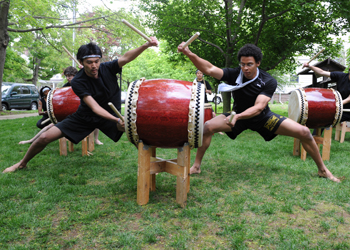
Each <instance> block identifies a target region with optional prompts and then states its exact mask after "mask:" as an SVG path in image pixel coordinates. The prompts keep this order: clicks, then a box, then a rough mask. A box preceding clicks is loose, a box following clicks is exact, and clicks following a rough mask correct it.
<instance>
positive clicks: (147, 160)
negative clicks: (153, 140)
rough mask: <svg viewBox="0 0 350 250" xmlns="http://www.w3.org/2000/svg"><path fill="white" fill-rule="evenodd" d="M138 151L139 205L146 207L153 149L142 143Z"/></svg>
mask: <svg viewBox="0 0 350 250" xmlns="http://www.w3.org/2000/svg"><path fill="white" fill-rule="evenodd" d="M138 151H139V152H138V171H137V204H139V205H146V204H147V203H148V201H149V189H150V183H149V182H150V168H151V147H149V146H147V145H144V144H143V142H142V141H140V142H139V145H138Z"/></svg>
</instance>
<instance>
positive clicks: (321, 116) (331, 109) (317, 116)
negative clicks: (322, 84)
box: [288, 88, 343, 128]
mask: <svg viewBox="0 0 350 250" xmlns="http://www.w3.org/2000/svg"><path fill="white" fill-rule="evenodd" d="M342 115H343V101H342V98H341V95H340V93H339V92H338V91H336V90H334V89H323V88H307V89H303V88H299V89H296V90H294V91H292V93H291V95H290V98H289V104H288V117H289V118H290V119H292V120H294V121H296V122H298V123H300V124H301V125H306V126H307V127H308V128H322V127H329V126H331V125H332V126H333V127H334V126H335V125H337V124H338V123H339V122H340V120H341V117H342Z"/></svg>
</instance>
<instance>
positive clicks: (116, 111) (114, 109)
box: [108, 102, 124, 122]
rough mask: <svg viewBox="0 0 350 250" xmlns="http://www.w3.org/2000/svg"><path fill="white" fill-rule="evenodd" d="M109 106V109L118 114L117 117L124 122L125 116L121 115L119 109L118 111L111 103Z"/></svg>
mask: <svg viewBox="0 0 350 250" xmlns="http://www.w3.org/2000/svg"><path fill="white" fill-rule="evenodd" d="M108 105H109V107H111V109H113V111H114V112H115V113H116V114H117V116H118V117H119V118H120V120H122V121H123V122H124V118H123V116H122V115H121V114H120V113H119V111H118V109H116V107H115V106H114V105H113V103H111V102H109V103H108Z"/></svg>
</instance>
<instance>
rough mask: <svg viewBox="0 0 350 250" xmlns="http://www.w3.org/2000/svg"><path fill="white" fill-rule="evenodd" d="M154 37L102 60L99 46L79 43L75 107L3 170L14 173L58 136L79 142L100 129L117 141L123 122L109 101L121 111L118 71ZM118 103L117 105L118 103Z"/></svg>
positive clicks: (154, 41) (153, 43) (152, 42)
mask: <svg viewBox="0 0 350 250" xmlns="http://www.w3.org/2000/svg"><path fill="white" fill-rule="evenodd" d="M157 45H158V41H157V39H156V38H154V37H151V41H150V42H147V43H145V44H144V45H142V46H140V47H138V48H136V49H133V50H130V51H128V52H126V53H125V54H124V55H123V56H121V57H120V58H119V59H117V60H113V61H110V62H105V63H101V58H102V52H101V49H100V48H99V47H98V46H97V45H96V44H94V43H89V44H86V45H82V46H80V48H79V50H78V53H77V59H78V60H79V62H80V63H81V64H82V65H83V67H84V68H83V69H81V70H80V71H79V72H78V73H77V75H76V76H75V77H74V78H73V80H72V89H73V91H74V92H75V94H76V95H77V96H78V97H80V99H81V102H80V105H79V107H78V110H77V111H76V112H75V113H74V114H72V115H70V116H68V117H67V118H66V119H64V120H63V121H62V122H59V123H57V124H56V125H55V126H54V127H52V128H50V129H49V130H48V131H46V132H45V133H43V134H41V135H40V137H39V138H38V139H37V140H35V141H34V142H33V144H32V145H31V146H30V147H29V149H28V151H27V153H26V154H25V156H24V157H23V159H22V160H21V161H19V162H18V163H16V164H15V165H13V166H11V167H9V168H6V169H5V170H4V171H3V173H6V172H13V171H15V170H17V169H22V168H25V167H26V166H27V163H28V162H29V161H30V160H31V159H32V158H33V157H34V156H36V155H37V154H38V153H40V152H41V151H42V150H43V149H44V148H45V147H46V145H47V144H49V143H50V142H52V141H55V140H57V139H59V138H61V137H66V138H68V139H69V140H70V141H72V142H73V143H78V142H80V141H81V140H82V139H84V138H85V137H86V136H88V135H89V134H90V133H91V132H92V131H93V130H94V129H95V128H98V129H100V130H101V131H102V132H103V133H104V134H106V135H107V136H108V137H109V138H111V139H112V140H113V141H115V142H117V141H118V140H119V139H120V137H121V136H122V134H123V132H124V122H123V121H122V120H121V119H120V118H117V117H116V116H115V115H114V113H113V111H112V109H111V108H110V107H109V106H108V102H112V103H113V104H114V105H115V106H116V107H117V109H119V110H120V108H121V107H120V106H121V105H120V103H121V100H120V95H118V94H117V93H119V86H118V84H117V76H116V74H117V73H121V69H122V67H123V66H124V65H125V64H127V63H129V62H131V61H132V60H134V59H135V58H136V57H138V56H139V55H140V54H141V53H142V52H143V51H145V50H146V49H147V48H149V47H151V46H157ZM118 103H119V105H118Z"/></svg>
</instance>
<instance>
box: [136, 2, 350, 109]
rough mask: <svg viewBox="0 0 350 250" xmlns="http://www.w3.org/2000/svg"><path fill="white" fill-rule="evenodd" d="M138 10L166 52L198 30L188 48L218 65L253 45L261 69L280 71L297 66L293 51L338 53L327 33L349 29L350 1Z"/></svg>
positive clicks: (229, 63)
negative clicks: (162, 41) (259, 54)
mask: <svg viewBox="0 0 350 250" xmlns="http://www.w3.org/2000/svg"><path fill="white" fill-rule="evenodd" d="M141 8H142V9H143V10H144V11H146V12H147V13H148V15H147V16H146V22H145V24H148V26H149V28H152V29H153V30H155V31H156V35H157V37H158V38H161V39H165V40H167V41H168V42H169V47H168V50H169V51H172V52H174V53H175V51H176V48H177V46H178V44H179V43H180V42H182V41H186V40H187V39H188V38H189V37H190V36H191V35H192V34H194V33H195V32H196V31H199V32H200V33H201V34H200V36H199V38H198V40H199V41H195V42H193V45H192V46H191V50H192V51H193V52H194V53H196V54H198V55H200V56H201V57H203V58H204V59H207V60H208V61H210V62H212V63H213V64H214V65H216V66H218V67H236V66H238V62H237V60H236V59H235V58H236V56H237V52H238V49H239V48H240V47H241V46H243V45H244V44H246V43H253V44H255V45H257V46H259V47H260V48H261V49H262V51H263V54H264V59H263V61H262V64H261V68H262V69H264V70H272V69H277V70H280V71H282V72H288V71H292V70H294V69H295V63H296V62H295V59H294V58H295V56H296V55H298V54H305V55H310V56H311V55H313V54H315V53H316V52H317V51H318V50H319V48H320V47H325V48H327V50H326V51H325V52H324V54H323V56H324V57H325V56H337V53H338V51H339V43H338V42H337V41H336V39H330V38H329V35H334V36H338V35H339V34H341V33H342V32H343V31H348V30H349V20H350V14H349V12H348V10H349V8H350V2H349V1H348V0H325V1H317V0H291V1H286V0H263V1H261V0H250V1H247V0H241V1H233V0H192V1H183V0H152V1H149V0H141ZM315 44H317V45H318V46H315ZM321 58H322V57H321ZM229 108H230V107H229V98H225V101H224V111H228V110H229Z"/></svg>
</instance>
